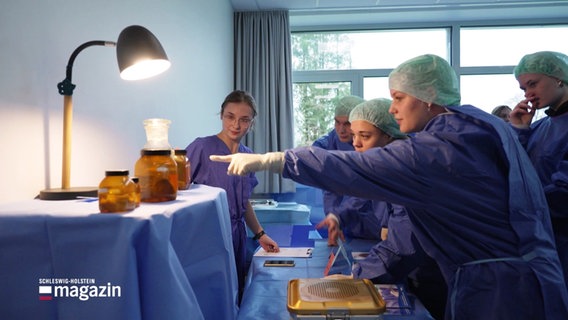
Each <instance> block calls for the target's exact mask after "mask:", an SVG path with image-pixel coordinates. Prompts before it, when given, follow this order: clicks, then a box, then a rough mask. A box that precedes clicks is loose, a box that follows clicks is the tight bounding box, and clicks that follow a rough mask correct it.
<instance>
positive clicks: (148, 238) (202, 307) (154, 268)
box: [0, 185, 237, 320]
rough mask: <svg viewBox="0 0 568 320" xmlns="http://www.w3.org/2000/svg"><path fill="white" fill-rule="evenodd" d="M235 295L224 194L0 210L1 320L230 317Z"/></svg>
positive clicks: (201, 190) (208, 191)
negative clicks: (102, 209)
mask: <svg viewBox="0 0 568 320" xmlns="http://www.w3.org/2000/svg"><path fill="white" fill-rule="evenodd" d="M103 291H104V292H103ZM236 297H237V278H236V269H235V262H234V254H233V249H232V241H231V231H230V222H229V215H228V208H227V198H226V194H225V191H224V190H222V189H219V188H212V187H207V186H202V185H193V186H192V187H191V188H190V189H189V190H186V191H181V192H180V193H179V194H178V197H177V199H176V200H175V201H170V202H163V203H156V204H148V203H142V204H141V206H140V207H139V208H137V209H136V210H134V211H132V212H130V213H126V214H101V213H99V209H98V202H97V201H88V200H87V201H85V200H69V201H42V200H30V201H24V202H19V203H11V204H3V205H0V319H10V320H15V319H25V320H29V319H63V320H64V319H93V320H95V319H96V320H101V319H102V320H112V319H117V320H118V319H120V320H123V319H129V320H130V319H160V320H161V319H234V318H235V317H236V315H237V307H236Z"/></svg>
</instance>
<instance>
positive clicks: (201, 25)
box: [0, 0, 233, 203]
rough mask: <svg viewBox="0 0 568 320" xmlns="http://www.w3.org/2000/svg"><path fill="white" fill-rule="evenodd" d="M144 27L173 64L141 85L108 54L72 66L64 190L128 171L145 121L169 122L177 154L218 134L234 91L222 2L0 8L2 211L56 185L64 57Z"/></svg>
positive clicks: (60, 0) (130, 0) (146, 0)
mask: <svg viewBox="0 0 568 320" xmlns="http://www.w3.org/2000/svg"><path fill="white" fill-rule="evenodd" d="M133 24H138V25H142V26H144V27H146V28H148V29H149V30H150V31H152V32H153V33H154V34H155V35H156V37H157V38H158V39H159V40H160V42H161V44H162V46H163V47H164V49H165V50H166V53H167V54H168V57H169V58H170V60H171V62H172V67H171V68H170V70H168V71H166V73H163V74H161V75H159V76H157V77H154V78H151V79H147V80H142V81H132V82H129V81H124V80H121V79H120V77H119V72H118V67H117V63H116V54H115V49H114V48H106V47H89V48H87V49H85V50H84V51H83V52H81V53H80V54H79V56H78V57H77V59H76V60H75V64H74V67H73V83H74V84H76V85H77V87H76V88H75V91H74V93H73V103H74V115H73V141H72V162H71V186H73V187H78V186H96V185H98V183H99V182H100V180H101V179H102V178H103V177H104V172H105V170H109V169H118V168H125V169H129V170H131V172H133V169H134V164H135V162H136V160H137V159H138V157H139V151H140V149H141V148H142V147H143V145H144V143H145V141H146V137H145V132H144V128H143V125H142V121H143V120H144V119H147V118H153V117H159V118H166V119H170V120H172V125H171V128H170V131H169V141H170V144H171V145H172V146H174V147H181V148H184V147H185V146H186V145H187V144H188V143H189V142H191V141H192V140H193V139H195V138H196V137H198V136H204V135H210V134H214V133H216V132H218V131H219V130H220V121H219V120H218V111H219V108H220V104H221V102H222V100H223V98H224V97H225V95H226V94H227V93H228V92H229V91H230V90H231V89H232V87H233V76H232V70H233V11H232V7H231V5H230V3H229V0H208V1H200V0H163V1H151V0H136V1H135V0H121V1H114V0H100V1H85V0H76V1H66V0H51V1H43V0H28V1H18V0H7V1H3V2H2V4H0V43H2V45H0V57H1V59H0V146H1V148H2V151H1V155H0V203H2V202H9V201H17V200H23V199H31V198H34V197H35V196H36V195H37V194H38V193H39V191H40V190H42V189H45V188H59V187H60V186H61V158H62V156H61V152H62V150H61V149H62V129H63V128H62V127H63V124H62V118H63V96H61V95H60V94H59V93H58V91H57V87H56V86H57V83H59V82H60V81H62V80H63V79H64V78H65V67H66V65H67V61H68V59H69V56H70V55H71V53H72V52H73V50H75V48H76V47H78V46H79V45H80V44H82V43H84V42H87V41H90V40H109V41H116V40H117V39H118V35H119V33H120V31H121V30H122V29H123V28H125V27H126V26H129V25H133Z"/></svg>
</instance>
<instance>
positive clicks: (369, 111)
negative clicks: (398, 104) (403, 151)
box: [349, 98, 406, 139]
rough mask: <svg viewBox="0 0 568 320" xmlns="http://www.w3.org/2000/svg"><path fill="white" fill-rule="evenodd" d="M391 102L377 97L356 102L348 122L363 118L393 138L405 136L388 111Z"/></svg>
mask: <svg viewBox="0 0 568 320" xmlns="http://www.w3.org/2000/svg"><path fill="white" fill-rule="evenodd" d="M391 102H392V101H391V100H390V99H384V98H379V99H373V100H369V101H366V102H363V103H361V104H358V105H357V106H356V107H355V108H353V110H351V113H350V114H349V122H353V121H354V120H365V121H367V122H369V123H371V124H372V125H374V126H375V127H377V128H379V129H381V130H382V131H383V132H384V133H386V134H388V135H389V136H391V137H393V138H395V139H401V138H406V135H405V134H404V133H402V132H400V130H399V128H398V124H397V123H396V121H395V120H394V117H393V116H392V114H390V113H389V108H390V105H391Z"/></svg>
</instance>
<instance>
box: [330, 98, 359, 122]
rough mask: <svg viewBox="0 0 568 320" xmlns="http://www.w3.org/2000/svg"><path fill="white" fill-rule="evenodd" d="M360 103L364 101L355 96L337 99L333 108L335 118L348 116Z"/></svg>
mask: <svg viewBox="0 0 568 320" xmlns="http://www.w3.org/2000/svg"><path fill="white" fill-rule="evenodd" d="M361 102H365V100H363V99H362V98H359V97H357V96H345V97H343V98H341V99H339V101H338V102H337V105H336V106H335V116H336V117H337V116H349V112H351V110H353V108H355V106H356V105H358V104H359V103H361Z"/></svg>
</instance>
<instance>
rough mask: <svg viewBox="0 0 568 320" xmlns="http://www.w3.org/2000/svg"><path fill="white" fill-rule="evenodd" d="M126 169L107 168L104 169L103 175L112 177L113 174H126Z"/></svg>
mask: <svg viewBox="0 0 568 320" xmlns="http://www.w3.org/2000/svg"><path fill="white" fill-rule="evenodd" d="M128 173H129V172H128V170H107V171H105V176H107V177H114V176H127V175H128Z"/></svg>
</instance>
